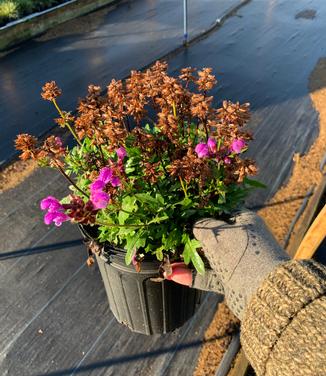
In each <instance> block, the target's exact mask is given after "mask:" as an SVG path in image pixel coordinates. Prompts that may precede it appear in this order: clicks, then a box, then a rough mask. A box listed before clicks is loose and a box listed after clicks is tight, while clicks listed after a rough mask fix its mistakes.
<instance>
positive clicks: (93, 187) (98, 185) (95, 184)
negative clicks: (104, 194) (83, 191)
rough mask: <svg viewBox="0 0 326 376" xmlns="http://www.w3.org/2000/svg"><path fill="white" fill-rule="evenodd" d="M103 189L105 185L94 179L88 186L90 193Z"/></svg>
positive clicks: (101, 181)
mask: <svg viewBox="0 0 326 376" xmlns="http://www.w3.org/2000/svg"><path fill="white" fill-rule="evenodd" d="M104 187H105V183H104V181H103V180H99V179H96V180H95V181H93V183H92V184H91V185H90V186H89V188H90V190H91V193H93V192H97V191H101V190H102V189H103V188H104Z"/></svg>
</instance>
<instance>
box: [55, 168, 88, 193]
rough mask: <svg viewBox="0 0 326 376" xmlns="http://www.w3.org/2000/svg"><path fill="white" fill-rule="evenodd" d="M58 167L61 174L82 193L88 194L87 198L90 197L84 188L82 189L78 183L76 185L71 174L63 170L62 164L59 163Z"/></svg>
mask: <svg viewBox="0 0 326 376" xmlns="http://www.w3.org/2000/svg"><path fill="white" fill-rule="evenodd" d="M57 168H58V170H59V171H60V172H61V174H62V175H63V176H64V177H65V178H66V179H67V180H68V181H69V182H70V183H71V184H72V185H73V186H74V187H75V188H76V189H77V190H78V191H79V192H80V193H82V194H83V195H84V196H86V197H87V198H89V195H88V194H87V193H85V192H84V191H83V190H82V189H80V188H79V187H78V186H77V185H76V183H75V182H74V181H73V180H72V179H71V178H70V176H68V175H67V174H66V173H65V172H64V170H63V168H62V167H61V166H59V165H58V164H57Z"/></svg>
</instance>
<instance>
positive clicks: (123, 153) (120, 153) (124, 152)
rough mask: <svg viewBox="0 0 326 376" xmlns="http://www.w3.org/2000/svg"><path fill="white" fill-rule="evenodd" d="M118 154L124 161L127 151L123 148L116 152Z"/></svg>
mask: <svg viewBox="0 0 326 376" xmlns="http://www.w3.org/2000/svg"><path fill="white" fill-rule="evenodd" d="M115 152H116V153H117V156H118V158H119V159H120V160H121V161H123V159H124V158H125V157H126V156H127V152H126V149H125V148H124V147H123V146H121V147H120V148H119V149H117V150H116V151H115Z"/></svg>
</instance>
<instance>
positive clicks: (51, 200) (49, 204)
mask: <svg viewBox="0 0 326 376" xmlns="http://www.w3.org/2000/svg"><path fill="white" fill-rule="evenodd" d="M40 206H41V209H42V210H47V213H46V214H45V216H44V223H45V224H46V225H50V224H51V223H52V222H54V223H55V225H56V226H61V224H62V222H65V221H69V220H70V218H69V217H68V215H67V214H65V209H64V207H63V206H62V205H61V204H60V202H59V200H57V199H56V198H55V197H53V196H48V197H46V198H44V199H43V200H42V201H41V205H40Z"/></svg>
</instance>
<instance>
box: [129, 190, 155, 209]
mask: <svg viewBox="0 0 326 376" xmlns="http://www.w3.org/2000/svg"><path fill="white" fill-rule="evenodd" d="M135 197H136V198H137V200H138V201H140V202H141V203H143V204H148V205H149V206H151V207H152V208H157V207H158V206H160V203H159V201H158V200H156V199H155V198H154V197H152V196H151V195H150V194H149V193H136V194H135Z"/></svg>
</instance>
